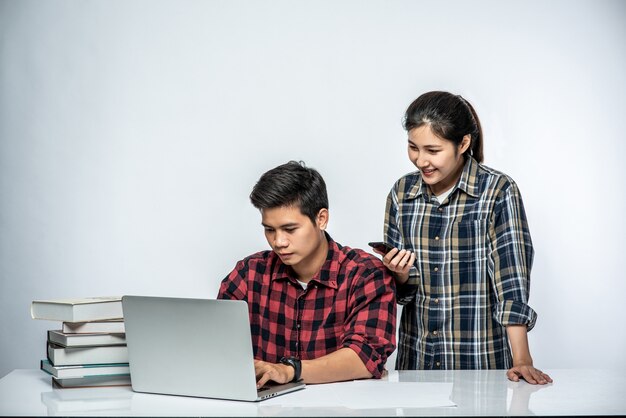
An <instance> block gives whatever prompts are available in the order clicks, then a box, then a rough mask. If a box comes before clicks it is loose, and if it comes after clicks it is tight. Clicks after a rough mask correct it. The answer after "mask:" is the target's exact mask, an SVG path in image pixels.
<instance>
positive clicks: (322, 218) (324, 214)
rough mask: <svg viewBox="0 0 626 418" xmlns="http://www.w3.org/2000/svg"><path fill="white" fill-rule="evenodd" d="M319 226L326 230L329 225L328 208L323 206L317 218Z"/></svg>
mask: <svg viewBox="0 0 626 418" xmlns="http://www.w3.org/2000/svg"><path fill="white" fill-rule="evenodd" d="M315 221H316V224H317V227H318V228H319V229H321V230H322V231H324V230H325V229H326V227H327V226H328V209H326V208H323V209H320V211H319V212H317V217H316V218H315Z"/></svg>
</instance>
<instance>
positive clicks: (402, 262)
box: [374, 248, 415, 284]
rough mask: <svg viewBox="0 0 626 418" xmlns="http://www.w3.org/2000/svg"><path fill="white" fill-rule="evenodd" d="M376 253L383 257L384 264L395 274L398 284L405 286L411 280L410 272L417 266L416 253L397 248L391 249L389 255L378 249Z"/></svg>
mask: <svg viewBox="0 0 626 418" xmlns="http://www.w3.org/2000/svg"><path fill="white" fill-rule="evenodd" d="M374 251H375V252H376V253H377V254H380V255H382V256H383V259H382V260H383V264H384V265H385V267H387V268H388V269H389V270H390V271H391V272H392V273H393V277H394V278H395V279H396V282H397V283H398V284H404V283H406V282H407V280H409V270H411V267H412V266H413V264H415V253H412V252H411V251H407V250H398V249H397V248H393V249H391V251H389V252H388V253H387V254H384V253H382V252H381V251H378V250H376V249H374Z"/></svg>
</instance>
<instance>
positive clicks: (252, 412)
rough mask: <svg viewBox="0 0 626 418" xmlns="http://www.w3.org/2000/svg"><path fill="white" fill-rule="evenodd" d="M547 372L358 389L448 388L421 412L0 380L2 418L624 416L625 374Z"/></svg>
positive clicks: (408, 376) (410, 378)
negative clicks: (526, 377) (448, 403)
mask: <svg viewBox="0 0 626 418" xmlns="http://www.w3.org/2000/svg"><path fill="white" fill-rule="evenodd" d="M547 373H549V374H550V376H552V377H553V379H554V381H555V382H554V383H553V384H550V385H547V386H532V385H529V384H527V383H526V382H523V381H522V382H510V381H508V380H507V378H506V376H505V373H504V371H501V370H492V371H400V372H397V371H391V372H389V375H388V376H387V377H386V378H385V379H384V381H383V382H381V381H374V380H370V381H361V382H359V384H365V385H387V387H391V386H393V384H395V383H397V382H422V383H420V385H423V386H422V387H425V385H426V384H427V383H439V385H432V386H433V387H445V388H447V390H449V394H450V399H451V400H452V402H453V403H455V404H456V406H452V407H437V408H433V407H430V408H422V407H419V406H416V405H414V406H412V407H389V406H388V405H385V406H383V407H380V408H379V407H372V406H371V404H372V402H371V399H363V405H365V406H364V407H359V406H357V407H354V399H357V398H358V396H359V394H358V393H354V392H355V390H354V388H355V387H356V386H355V385H354V384H353V383H351V382H349V383H347V384H334V386H333V387H332V389H333V392H332V393H334V394H335V395H336V396H334V397H332V398H333V399H329V397H328V396H320V395H323V394H328V393H330V392H329V391H328V389H329V388H331V387H330V386H328V385H309V386H307V387H306V389H304V390H302V391H299V392H295V393H292V394H287V395H283V396H281V397H277V398H273V399H270V400H268V401H263V402H254V403H250V402H236V401H223V400H213V399H202V398H189V397H181V396H165V395H151V394H143V393H135V392H133V391H132V390H131V389H130V387H104V388H80V389H57V388H53V387H52V385H51V381H50V380H51V378H50V377H49V376H48V375H46V374H45V373H43V372H42V371H40V370H35V369H33V370H31V369H20V370H14V371H13V372H11V373H9V374H8V375H6V376H5V377H3V378H2V379H0V415H13V416H19V415H30V416H33V415H39V416H41V415H81V416H85V415H92V416H98V415H100V416H103V415H104V416H116V415H118V416H119V415H123V416H176V415H182V416H190V415H193V416H298V415H301V416H339V415H345V416H377V415H378V416H389V415H398V416H411V415H428V416H458V415H463V416H472V415H474V416H478V415H483V416H484V415H499V416H503V415H626V397H625V396H624V395H626V370H582V369H581V370H578V369H572V370H547ZM442 383H447V385H445V384H443V385H442ZM417 386H419V385H417ZM376 387H377V388H381V389H384V388H383V387H382V386H376ZM396 387H397V386H396ZM370 389H371V388H370ZM370 392H371V390H370ZM296 396H297V398H296ZM387 396H388V395H387ZM290 397H291V398H290ZM355 397H357V398H355ZM388 397H389V398H392V397H393V396H388ZM281 398H282V399H281ZM337 399H340V400H339V401H337ZM342 399H343V400H346V402H349V401H348V400H349V399H352V401H350V402H352V403H351V404H350V405H352V407H347V406H346V405H345V404H342V401H341V400H342ZM296 401H298V402H300V401H305V402H304V405H306V406H296V405H294V402H296ZM396 402H398V404H402V403H403V400H402V399H395V400H394V399H391V402H389V401H387V402H386V404H390V403H391V404H394V403H396ZM404 403H406V399H405V400H404ZM383 404H385V402H383Z"/></svg>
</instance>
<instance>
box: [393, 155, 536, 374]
mask: <svg viewBox="0 0 626 418" xmlns="http://www.w3.org/2000/svg"><path fill="white" fill-rule="evenodd" d="M384 234H385V240H386V241H387V242H388V243H390V244H393V245H394V246H395V247H398V248H400V249H407V250H410V251H414V252H415V255H416V261H415V265H414V267H412V268H411V271H410V276H409V280H408V282H407V283H406V284H404V285H402V286H399V287H398V289H397V292H398V303H400V304H402V305H404V308H403V312H402V319H401V323H400V335H399V341H398V357H397V364H396V368H397V369H508V368H510V367H511V366H512V359H511V353H510V349H509V344H508V338H507V335H506V328H505V327H506V326H507V325H513V324H526V325H527V326H528V330H530V329H531V328H532V327H533V326H534V324H535V321H536V318H537V315H536V313H535V312H534V311H533V310H532V309H531V308H530V307H529V306H528V304H527V303H528V296H529V287H530V270H531V266H532V261H533V254H534V252H533V247H532V242H531V238H530V232H529V230H528V224H527V221H526V214H525V212H524V206H523V203H522V198H521V196H520V192H519V190H518V188H517V185H516V184H515V183H514V182H513V180H512V179H511V178H510V177H508V176H506V175H505V174H502V173H500V172H498V171H495V170H493V169H491V168H488V167H485V166H483V165H480V164H479V163H478V162H476V160H474V159H473V158H471V157H469V158H467V161H466V163H465V166H464V168H463V173H462V174H461V177H460V179H459V181H458V182H457V184H456V186H455V187H454V189H453V191H452V193H450V195H449V196H448V198H447V199H446V200H444V201H443V202H441V203H440V202H439V201H438V200H437V198H436V197H435V196H434V195H432V192H431V191H430V188H429V187H428V185H427V184H426V183H424V182H423V181H422V177H421V174H420V173H419V172H414V173H411V174H407V175H406V176H404V177H402V178H401V179H400V180H398V181H397V182H396V183H395V185H394V187H393V188H392V190H391V192H390V193H389V196H388V197H387V208H386V213H385V228H384Z"/></svg>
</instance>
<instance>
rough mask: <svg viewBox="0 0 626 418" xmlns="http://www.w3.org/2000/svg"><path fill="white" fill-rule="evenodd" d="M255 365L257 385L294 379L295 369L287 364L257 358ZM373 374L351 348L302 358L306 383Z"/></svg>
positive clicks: (303, 377)
mask: <svg viewBox="0 0 626 418" xmlns="http://www.w3.org/2000/svg"><path fill="white" fill-rule="evenodd" d="M254 367H255V370H256V375H257V387H261V386H263V385H264V384H265V383H267V382H268V381H269V380H272V381H274V382H276V383H287V382H291V381H292V380H293V376H294V373H295V370H294V369H293V367H291V366H289V365H286V364H281V363H278V364H273V363H267V362H265V361H260V360H256V361H255V362H254ZM370 377H372V374H371V373H370V372H369V371H368V370H367V368H366V367H365V364H363V361H362V360H361V359H360V358H359V356H358V355H357V353H355V352H354V351H353V350H352V349H350V348H345V347H344V348H340V349H339V350H337V351H335V352H334V353H330V354H327V355H325V356H323V357H319V358H316V359H315V360H302V375H301V378H302V380H303V381H304V382H305V383H328V382H339V381H344V380H354V379H368V378H370Z"/></svg>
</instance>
